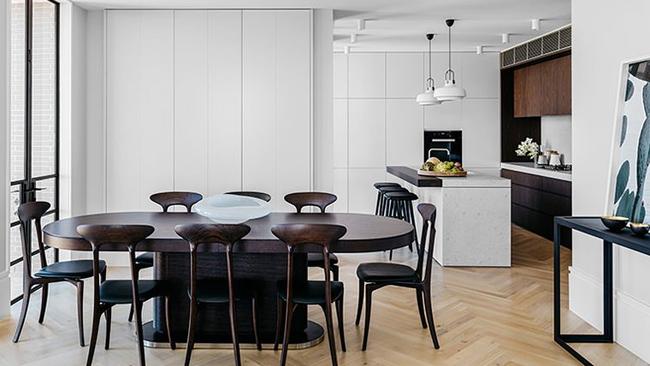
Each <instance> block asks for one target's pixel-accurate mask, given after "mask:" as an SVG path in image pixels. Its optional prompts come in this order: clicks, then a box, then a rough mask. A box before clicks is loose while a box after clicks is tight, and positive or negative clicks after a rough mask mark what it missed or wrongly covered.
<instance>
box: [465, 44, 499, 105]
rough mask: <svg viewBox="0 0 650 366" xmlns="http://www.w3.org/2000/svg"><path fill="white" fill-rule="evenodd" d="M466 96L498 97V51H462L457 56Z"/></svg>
mask: <svg viewBox="0 0 650 366" xmlns="http://www.w3.org/2000/svg"><path fill="white" fill-rule="evenodd" d="M458 58H459V59H460V61H461V64H462V70H463V76H464V77H463V87H464V88H465V90H466V91H467V97H468V98H498V97H499V90H500V88H499V84H500V78H501V71H500V70H501V69H500V67H499V54H498V53H484V54H482V55H477V54H474V53H464V54H462V55H460V56H459V57H458Z"/></svg>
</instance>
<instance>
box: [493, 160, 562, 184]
mask: <svg viewBox="0 0 650 366" xmlns="http://www.w3.org/2000/svg"><path fill="white" fill-rule="evenodd" d="M501 169H508V170H513V171H515V172H520V173H527V174H533V175H539V176H541V177H547V178H553V179H559V180H563V181H567V182H570V181H571V171H563V170H550V169H544V168H536V167H535V163H533V162H530V163H501Z"/></svg>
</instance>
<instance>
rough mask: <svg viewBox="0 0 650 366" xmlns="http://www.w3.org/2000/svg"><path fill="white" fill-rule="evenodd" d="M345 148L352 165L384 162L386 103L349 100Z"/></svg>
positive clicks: (376, 165) (363, 166)
mask: <svg viewBox="0 0 650 366" xmlns="http://www.w3.org/2000/svg"><path fill="white" fill-rule="evenodd" d="M348 103H349V104H348V116H349V117H348V126H349V132H348V133H349V138H348V151H349V153H348V154H349V166H350V167H351V168H379V167H382V168H383V167H384V166H385V165H386V114H385V108H386V103H385V100H384V99H380V100H372V99H356V100H355V99H351V100H350V101H349V102H348Z"/></svg>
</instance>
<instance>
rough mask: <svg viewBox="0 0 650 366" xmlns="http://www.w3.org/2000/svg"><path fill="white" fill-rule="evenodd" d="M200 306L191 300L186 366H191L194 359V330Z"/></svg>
mask: <svg viewBox="0 0 650 366" xmlns="http://www.w3.org/2000/svg"><path fill="white" fill-rule="evenodd" d="M197 308H198V304H197V303H196V302H195V301H194V300H192V299H190V324H189V326H188V327H187V348H186V350H185V366H189V364H190V359H192V349H193V348H194V330H195V328H196V315H197V311H198V309H197Z"/></svg>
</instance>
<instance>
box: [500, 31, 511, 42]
mask: <svg viewBox="0 0 650 366" xmlns="http://www.w3.org/2000/svg"><path fill="white" fill-rule="evenodd" d="M501 43H510V34H508V33H502V34H501Z"/></svg>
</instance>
